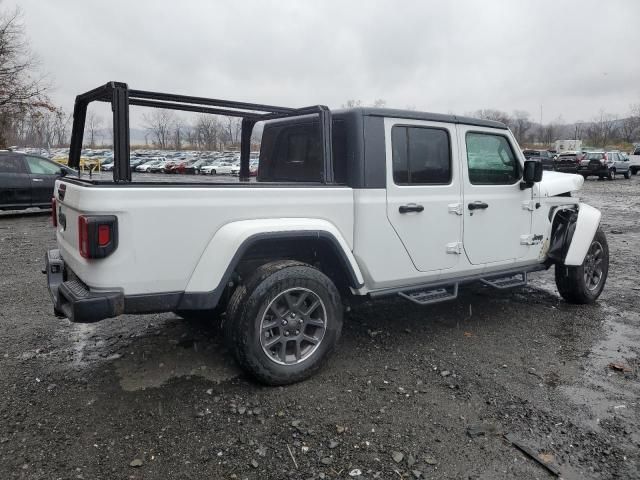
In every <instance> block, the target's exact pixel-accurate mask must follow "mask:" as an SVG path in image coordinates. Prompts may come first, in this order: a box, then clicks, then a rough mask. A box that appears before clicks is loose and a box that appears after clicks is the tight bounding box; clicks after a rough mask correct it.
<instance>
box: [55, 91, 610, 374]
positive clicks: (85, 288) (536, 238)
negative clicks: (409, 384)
mask: <svg viewBox="0 0 640 480" xmlns="http://www.w3.org/2000/svg"><path fill="white" fill-rule="evenodd" d="M122 85H123V84H115V85H112V84H107V85H106V86H105V87H103V89H104V90H105V91H104V92H101V95H102V97H100V98H105V97H106V98H116V96H115V95H110V89H116V88H119V89H124V88H126V86H122ZM129 92H130V95H131V98H134V99H135V93H136V91H134V90H130V91H129ZM153 95H154V94H152V93H149V92H147V96H146V97H144V98H153ZM94 96H96V95H95V94H94ZM78 98H81V99H82V98H86V96H85V97H82V96H79V97H78ZM216 102H219V101H216V100H209V101H208V103H207V104H206V105H208V106H211V105H214V106H215V105H216V104H217V103H216ZM87 103H88V101H87ZM259 107H261V106H256V108H259ZM76 108H79V109H80V108H82V104H80V106H78V104H76ZM282 111H285V112H288V111H291V112H292V114H291V116H290V117H289V118H282V116H283V114H281V113H279V112H276V114H277V115H278V116H279V117H280V118H278V119H277V120H272V121H267V122H266V123H265V125H264V129H263V134H262V147H261V148H262V151H261V155H260V162H261V164H260V169H259V171H258V176H257V178H256V181H255V182H249V181H245V179H242V181H239V182H237V183H233V184H231V183H221V184H215V183H213V184H212V183H210V182H203V183H202V184H195V185H194V184H178V185H175V184H172V183H170V182H167V183H159V184H149V185H147V186H145V187H144V188H141V187H140V185H139V184H138V183H136V182H131V181H130V177H129V178H128V172H126V171H123V172H120V171H119V172H114V183H113V184H108V183H105V182H104V181H100V183H99V188H95V186H96V181H94V180H92V179H90V178H87V177H84V178H72V177H63V178H61V179H59V180H57V182H56V188H55V192H54V198H55V202H56V204H55V205H54V208H53V209H52V211H53V214H54V215H55V216H54V222H53V223H54V225H57V226H56V237H57V241H58V248H57V249H54V250H50V251H49V252H48V253H47V255H46V272H47V278H48V285H49V290H50V292H51V295H52V298H53V301H54V311H55V312H56V313H58V314H59V315H62V316H65V317H68V318H69V319H71V320H72V321H74V322H93V321H97V320H101V319H103V318H111V317H115V316H118V315H121V314H138V313H149V312H176V313H178V314H179V315H181V316H184V317H190V316H194V315H204V316H208V317H209V318H211V319H213V318H216V316H217V315H219V314H220V313H221V312H224V311H226V315H225V316H224V335H225V340H226V342H227V344H228V346H229V347H230V349H231V351H232V352H233V353H234V355H235V357H236V359H237V361H238V363H239V364H240V365H241V366H242V367H243V368H244V369H246V370H247V371H248V372H249V373H250V374H252V375H253V376H254V377H255V378H257V379H259V380H260V381H262V382H265V383H268V384H274V385H282V384H287V383H292V382H296V381H300V380H303V379H305V378H307V377H309V376H310V375H312V374H313V373H315V372H317V371H318V370H319V369H320V368H321V367H322V365H323V364H324V363H325V361H326V360H327V358H328V357H329V355H330V354H331V352H332V351H333V350H334V348H335V347H336V345H337V342H338V339H339V337H340V332H341V328H342V323H343V313H344V311H345V305H349V304H351V303H354V304H357V303H358V302H359V300H362V299H369V300H374V299H378V298H382V297H400V298H402V299H404V300H406V301H409V302H413V303H415V304H418V305H430V304H434V303H437V302H442V301H445V300H454V299H456V298H457V295H458V290H459V288H461V287H463V286H465V285H467V284H470V283H474V282H481V283H483V284H485V285H487V286H489V287H492V288H495V289H497V291H502V290H504V289H505V288H510V287H519V286H522V285H525V284H526V283H527V280H528V276H529V275H530V274H531V273H533V272H537V271H541V270H546V269H549V268H551V267H554V268H555V280H556V285H557V288H558V291H559V293H560V295H561V296H562V297H563V298H564V299H565V300H566V301H568V302H570V303H576V304H590V303H594V302H595V301H596V300H597V299H598V297H599V296H600V294H601V292H602V290H603V288H604V286H605V283H606V279H607V275H608V268H609V249H608V245H607V239H606V236H605V234H604V232H603V231H602V229H601V228H600V218H601V214H600V212H599V211H598V210H597V209H595V208H593V207H591V206H589V205H587V204H585V203H583V202H581V201H580V198H579V197H578V196H577V195H576V192H577V191H578V190H579V189H580V188H581V187H582V185H583V182H584V179H583V178H582V176H580V175H574V174H564V173H559V172H553V171H545V172H544V174H543V171H542V165H541V164H540V162H538V161H536V160H525V158H524V156H523V154H522V152H521V150H520V148H519V147H518V143H517V141H516V139H515V138H514V136H513V135H512V133H511V132H510V131H509V129H508V128H507V127H506V126H505V125H504V124H502V123H499V122H495V121H490V120H479V119H471V118H465V117H458V116H455V115H443V114H431V113H426V112H417V111H409V110H407V111H402V110H388V109H378V108H356V109H345V110H340V111H335V112H330V114H331V117H329V116H328V114H327V113H328V112H329V111H328V110H327V108H326V107H321V106H318V107H317V112H319V114H318V115H319V116H320V119H321V120H323V122H320V121H319V120H318V121H316V123H315V124H314V121H313V119H312V118H311V115H309V116H304V117H300V116H299V114H298V113H297V111H296V110H284V109H283V110H280V112H282ZM248 114H249V115H255V114H252V113H248ZM294 114H295V115H297V116H294ZM114 115H116V114H114ZM322 115H325V116H324V117H323V116H322ZM118 118H121V119H122V121H126V117H125V116H124V115H122V111H120V117H116V118H115V119H114V120H115V121H114V124H115V126H116V127H117V126H118V121H119V120H118ZM330 119H332V120H333V128H332V129H329V128H327V126H328V125H331V124H330V123H329V122H330ZM74 128H77V126H75V125H74ZM318 133H320V138H321V139H323V142H319V141H318ZM242 137H243V138H244V139H245V140H244V142H245V144H244V147H245V148H243V149H242V151H243V152H245V155H244V156H243V158H242V162H243V164H244V165H246V167H249V155H248V152H249V148H248V147H249V145H247V144H246V142H250V135H243V136H242ZM73 138H75V139H76V141H75V142H73V143H72V145H75V147H72V150H71V151H70V153H69V158H70V162H69V166H70V167H74V166H76V162H79V159H80V155H79V153H80V152H79V151H78V146H79V145H81V144H82V135H81V133H80V132H78V131H74V137H73ZM126 141H127V139H126V137H125V138H124V139H123V140H121V142H122V143H120V144H119V145H115V146H114V151H115V152H122V154H124V153H128V152H126V145H128V143H126ZM327 147H328V148H327ZM229 171H230V169H229ZM56 222H57V223H56ZM178 244H179V245H180V246H181V248H179V249H171V251H170V252H169V251H168V250H167V247H166V246H167V245H178ZM390 311H391V310H390ZM454 313H455V311H454V310H453V309H452V314H454ZM428 315H429V311H426V312H425V317H428ZM526 319H527V315H526V314H523V315H522V318H520V319H519V321H522V322H524V321H526ZM394 320H397V319H396V318H394V317H393V315H390V316H389V325H390V327H389V328H393V327H392V326H391V325H392V324H393V322H394ZM427 320H428V319H427V318H425V321H427ZM536 334H537V332H535V330H534V327H533V326H532V335H536Z"/></svg>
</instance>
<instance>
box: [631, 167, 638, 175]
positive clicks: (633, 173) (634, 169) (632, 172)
mask: <svg viewBox="0 0 640 480" xmlns="http://www.w3.org/2000/svg"><path fill="white" fill-rule="evenodd" d="M636 173H638V169H637V168H633V167H631V175H635V174H636Z"/></svg>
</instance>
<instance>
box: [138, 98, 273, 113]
mask: <svg viewBox="0 0 640 480" xmlns="http://www.w3.org/2000/svg"><path fill="white" fill-rule="evenodd" d="M129 105H136V106H139V107H151V108H166V109H167V110H180V111H183V112H197V113H210V114H213V115H226V116H228V117H247V118H258V117H259V116H260V114H259V113H251V112H240V111H238V110H229V109H226V108H212V107H202V106H199V105H184V104H181V103H173V102H158V101H155V100H139V99H135V98H131V97H129Z"/></svg>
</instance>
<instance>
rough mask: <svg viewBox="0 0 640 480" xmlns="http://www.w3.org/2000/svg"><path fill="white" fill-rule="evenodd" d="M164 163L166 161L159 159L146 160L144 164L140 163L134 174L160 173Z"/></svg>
mask: <svg viewBox="0 0 640 480" xmlns="http://www.w3.org/2000/svg"><path fill="white" fill-rule="evenodd" d="M166 163H167V160H165V159H159V158H154V159H152V160H147V161H146V162H144V163H141V164H140V165H138V166H137V167H136V172H144V173H153V172H161V171H162V169H163V168H164V166H165V164H166Z"/></svg>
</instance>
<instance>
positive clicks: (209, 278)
mask: <svg viewBox="0 0 640 480" xmlns="http://www.w3.org/2000/svg"><path fill="white" fill-rule="evenodd" d="M304 231H321V232H327V233H328V234H330V235H331V236H332V237H334V238H335V239H336V240H337V241H338V243H339V244H340V247H341V248H342V251H343V252H345V254H346V255H347V258H348V260H349V263H350V264H351V267H352V268H353V269H354V272H355V274H356V278H357V279H358V281H359V282H360V283H363V282H364V279H363V277H362V273H360V268H359V267H358V264H357V262H356V259H355V258H354V256H353V253H352V252H351V245H350V244H349V243H348V242H347V241H346V240H345V239H344V237H343V236H342V233H340V231H339V230H338V229H337V228H336V226H335V225H333V224H332V223H331V222H329V221H327V220H322V219H314V218H267V219H259V220H242V221H239V222H231V223H227V224H225V225H223V226H222V227H221V228H220V229H219V230H218V231H217V232H216V234H215V236H214V237H213V238H212V239H211V241H210V242H209V245H208V246H207V248H206V249H205V251H204V253H203V254H202V257H201V258H200V261H199V262H198V265H197V267H196V269H195V271H194V272H193V274H192V275H191V279H190V280H189V283H188V284H187V287H186V291H187V292H208V291H211V290H213V289H214V288H215V287H217V286H218V284H219V283H220V281H221V280H222V276H223V274H224V272H225V271H226V269H227V266H228V265H229V261H230V260H231V259H232V258H233V256H234V255H235V253H236V251H237V250H238V247H239V246H240V245H242V244H243V243H244V241H245V240H247V239H248V238H250V237H252V236H254V235H257V234H261V233H274V232H304Z"/></svg>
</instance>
